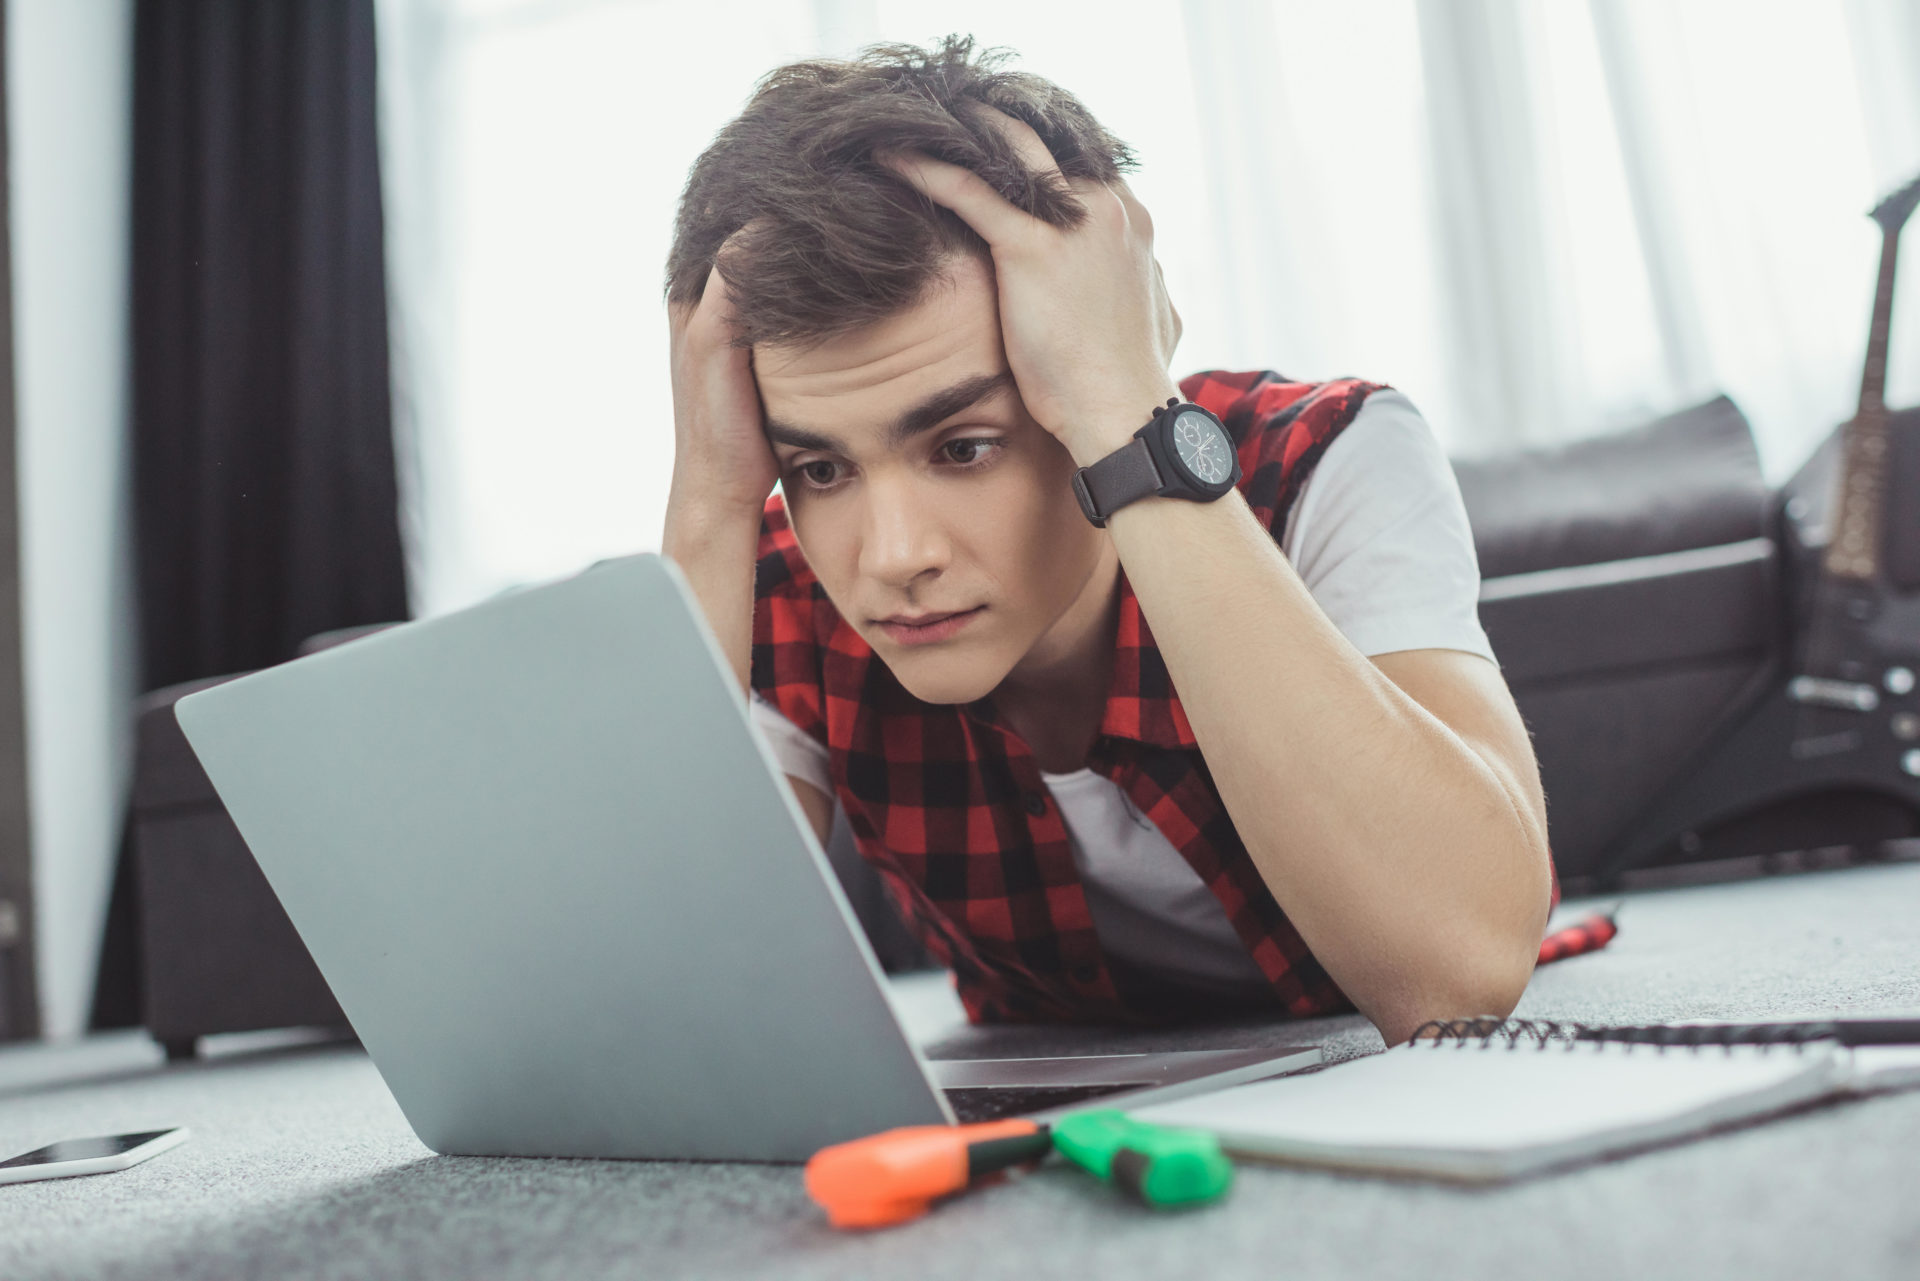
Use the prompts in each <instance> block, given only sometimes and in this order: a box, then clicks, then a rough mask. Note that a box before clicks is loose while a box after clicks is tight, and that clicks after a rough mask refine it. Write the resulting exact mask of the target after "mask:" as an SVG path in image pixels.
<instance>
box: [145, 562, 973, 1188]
mask: <svg viewBox="0 0 1920 1281" xmlns="http://www.w3.org/2000/svg"><path fill="white" fill-rule="evenodd" d="M176 715H177V716H178V719H179V722H180V726H181V728H182V730H183V731H184V732H185V733H186V736H187V739H188V741H189V742H190V743H191V744H192V746H193V749H194V752H195V754H196V755H198V757H199V758H200V761H201V763H202V765H203V766H204V767H205V768H206V771H207V774H208V776H209V777H210V778H211V779H212V781H213V784H214V787H215V789H216V791H218V793H219V795H220V798H221V800H222V801H223V802H224V803H225V804H226V807H227V809H228V811H229V813H230V814H231V815H232V817H233V819H234V822H235V824H236V825H237V826H238V827H239V829H240V833H241V835H242V836H243V837H245V839H246V841H247V844H248V846H249V848H250V849H251V850H252V851H253V854H254V857H255V859H256V860H257V861H258V862H259V864H260V866H261V869H262V870H263V871H264V872H265V874H266V877H267V880H268V882H269V884H270V885H271V886H272V888H273V890H274V893H275V894H276V895H277V896H278V897H279V899H280V901H281V903H282V905H283V906H284V907H285V908H286V910H287V913H288V915H289V916H290V917H291V918H292V920H293V923H294V926H295V928H296V929H297V930H298V931H299V933H300V936H301V938H302V939H303V940H304V941H305V943H306V945H307V947H308V949H309V950H310V951H311V952H312V953H313V956H314V959H315V961H316V962H317V963H318V965H319V967H320V971H321V973H322V974H323V975H324V976H325V978H326V980H327V982H328V984H329V985H330V986H331V987H332V989H333V991H334V994H335V996H336V997H337V998H338V999H339V1001H340V1004H341V1007H342V1008H343V1009H344V1010H345V1011H346V1013H347V1016H348V1018H349V1019H351V1020H352V1022H353V1025H354V1029H355V1030H356V1032H358V1033H359V1036H360V1039H361V1041H362V1043H363V1044H364V1045H365V1046H366V1048H367V1051H368V1053H369V1054H370V1055H371V1056H372V1058H373V1061H374V1063H375V1065H376V1066H377V1067H378V1068H379V1070H380V1072H381V1074H382V1076H383V1077H384V1078H385V1080H386V1082H387V1085H388V1088H389V1089H391V1090H392V1092H393V1095H394V1097H395V1099H396V1100H397V1101H398V1102H399V1104H400V1107H401V1110H402V1111H403V1112H404V1113H405V1115H406V1118H407V1121H408V1123H409V1124H411V1125H412V1127H413V1129H414V1132H415V1133H416V1134H418V1135H419V1137H420V1139H421V1141H422V1142H424V1143H426V1144H427V1146H428V1147H430V1148H433V1149H435V1150H436V1151H441V1152H458V1153H499V1154H517V1155H550V1156H595V1157H616V1156H617V1157H682V1158H733V1159H746V1160H804V1159H805V1158H806V1157H807V1156H809V1155H810V1154H811V1153H813V1152H814V1151H815V1150H817V1149H818V1148H820V1147H822V1146H824V1145H826V1144H829V1143H835V1142H840V1141H843V1140H846V1139H851V1138H855V1137H858V1136H860V1135H864V1134H869V1133H872V1132H874V1131H876V1130H881V1129H886V1128H888V1127H890V1126H896V1125H913V1124H937V1123H941V1122H945V1121H949V1120H951V1119H952V1114H951V1112H950V1110H949V1109H948V1108H947V1106H946V1104H945V1102H944V1101H943V1100H942V1099H941V1098H940V1096H939V1094H938V1092H937V1091H936V1090H935V1089H934V1087H933V1086H932V1084H931V1083H930V1082H929V1079H928V1075H927V1071H926V1069H925V1068H924V1067H923V1066H922V1064H921V1062H920V1060H919V1058H918V1056H917V1055H916V1054H915V1052H914V1050H913V1048H912V1047H911V1045H910V1043H909V1042H908V1040H907V1037H906V1036H905V1034H904V1033H903V1031H902V1029H901V1026H900V1024H899V1021H898V1019H897V1018H896V1016H895V1014H894V1011H893V1009H892V1007H891V1005H890V1004H889V1002H888V1000H887V998H886V995H885V992H884V989H883V984H884V979H883V977H882V975H881V972H880V968H879V966H878V964H877V963H876V961H875V958H874V956H873V953H872V950H871V948H870V947H869V945H868V943H867V940H866V938H865V936H864V934H863V933H862V932H861V930H860V929H859V927H858V925H857V924H856V921H855V918H854V916H853V914H852V912H851V910H850V908H849V906H848V904H847V902H846V899H845V897H844V895H843V893H842V891H841V889H840V886H839V883H838V881H837V880H836V879H835V877H834V875H833V873H832V871H831V869H830V866H829V864H828V863H827V861H826V858H825V855H824V854H823V853H822V851H821V850H820V847H819V844H818V842H817V841H816V840H815V839H814V835H813V832H812V830H811V827H810V826H809V824H808V822H807V820H806V817H805V814H804V812H803V811H802V810H801V809H800V807H799V804H798V802H797V801H795V800H794V798H793V796H792V794H791V792H790V791H789V790H788V788H787V787H786V786H785V784H784V783H783V782H782V781H781V779H780V777H779V768H778V765H777V763H776V761H775V760H774V758H773V756H772V754H771V752H770V750H769V749H768V748H767V746H766V744H765V743H764V741H763V740H762V739H761V738H760V737H759V735H757V734H756V733H754V732H753V731H752V729H751V727H750V726H749V724H748V721H747V712H746V707H745V701H744V699H743V698H742V696H741V693H740V691H738V690H737V689H735V688H734V687H733V676H732V673H731V670H730V668H729V667H728V666H727V664H726V661H725V659H724V657H723V656H722V655H721V654H720V652H719V650H718V648H717V646H716V645H715V642H714V640H713V637H712V634H711V632H710V631H709V630H708V628H707V626H706V623H705V620H704V618H703V617H701V616H699V614H698V611H697V607H696V604H695V602H694V598H693V596H692V593H691V591H690V589H689V587H688V585H687V581H686V579H685V577H684V575H683V574H682V573H681V571H680V569H679V567H678V566H676V565H674V564H673V563H672V562H671V561H669V560H666V559H664V558H662V557H660V556H657V555H653V554H646V555H639V556H630V557H624V558H621V559H618V560H611V561H602V562H600V563H599V564H597V565H595V566H594V567H592V568H590V569H588V570H586V571H584V572H582V573H581V574H579V575H576V576H574V577H572V578H568V579H564V580H561V581H558V582H554V583H548V584H543V585H540V586H536V587H530V588H524V589H521V590H519V591H516V592H513V593H510V594H508V595H505V596H500V597H495V598H493V599H491V600H488V601H485V602H483V603H481V604H479V605H475V606H473V607H471V608H468V609H465V610H462V611H460V612H458V613H454V614H448V615H443V616H440V617H436V618H430V619H424V620H420V621H417V622H413V623H407V624H404V625H402V626H399V627H395V628H391V629H388V630H386V631H382V632H378V633H375V634H373V635H371V636H367V637H364V638H362V639H360V640H356V641H353V642H351V643H349V644H346V645H341V646H338V647H336V648H333V649H328V650H323V651H320V652H318V653H315V654H312V655H309V656H307V657H304V658H300V659H296V660H294V661H292V662H289V663H285V664H282V665H280V666H277V667H272V668H268V669H266V670H264V671H261V672H257V673H254V674H252V675H249V676H245V677H241V678H239V679H237V680H234V681H230V682H227V683H225V684H222V685H218V686H215V687H213V688H211V689H208V690H204V691H202V692H199V693H196V694H192V695H189V696H188V697H186V698H183V699H181V700H180V701H179V703H177V704H176Z"/></svg>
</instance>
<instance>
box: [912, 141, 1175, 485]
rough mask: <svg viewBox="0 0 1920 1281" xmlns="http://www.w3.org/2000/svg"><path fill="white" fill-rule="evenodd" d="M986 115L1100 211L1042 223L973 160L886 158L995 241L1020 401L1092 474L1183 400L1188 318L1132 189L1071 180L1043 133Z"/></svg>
mask: <svg viewBox="0 0 1920 1281" xmlns="http://www.w3.org/2000/svg"><path fill="white" fill-rule="evenodd" d="M974 109H976V110H978V111H979V112H980V113H981V115H982V117H983V118H984V119H986V120H987V121H988V123H989V124H990V125H991V126H992V127H994V128H997V129H999V130H1000V131H1001V132H1002V134H1004V135H1005V136H1006V138H1007V140H1008V141H1009V142H1010V143H1012V145H1013V146H1014V148H1015V150H1017V151H1018V152H1019V153H1020V156H1021V158H1022V159H1023V160H1024V161H1025V162H1026V164H1027V165H1028V167H1029V168H1030V169H1031V170H1032V171H1033V172H1034V173H1035V174H1036V175H1037V176H1039V178H1040V180H1041V181H1043V182H1044V181H1049V180H1050V181H1052V182H1055V183H1061V184H1064V185H1065V186H1066V187H1067V188H1068V189H1069V190H1071V191H1072V192H1073V193H1074V195H1076V196H1077V197H1079V199H1080V202H1081V204H1082V205H1084V206H1085V207H1086V209H1087V214H1088V216H1087V218H1086V220H1085V221H1084V222H1082V223H1081V224H1080V226H1078V227H1076V228H1073V229H1071V230H1068V229H1064V228H1060V227H1055V226H1053V225H1052V224H1051V223H1047V222H1044V221H1042V220H1041V219H1039V218H1035V217H1033V216H1032V215H1031V214H1028V213H1026V212H1024V211H1023V210H1021V209H1018V208H1016V207H1015V206H1014V205H1013V204H1011V203H1010V202H1008V201H1007V200H1006V199H1005V198H1004V197H1002V196H1001V195H1000V193H999V192H997V191H995V190H994V189H993V188H992V187H990V186H989V185H987V183H986V181H985V180H984V179H982V178H981V177H980V176H979V175H978V174H976V173H974V172H973V171H972V170H971V169H967V168H965V167H963V166H961V165H954V164H948V163H946V162H945V161H941V160H935V159H933V158H931V157H929V156H926V155H924V154H922V153H920V152H917V151H912V150H900V151H883V152H880V153H876V155H875V158H876V159H877V160H879V161H880V162H881V163H883V164H886V165H888V166H889V167H890V168H892V169H893V170H894V171H895V172H896V173H898V174H900V176H901V177H902V178H903V179H905V180H906V181H907V182H908V183H910V184H912V185H913V186H914V187H915V188H916V189H918V190H919V191H920V192H921V193H922V194H924V195H925V196H926V197H927V198H928V199H930V200H932V201H934V202H935V203H936V204H940V205H944V206H946V207H947V208H949V209H951V210H953V211H954V212H955V213H956V214H958V215H960V217H961V218H963V219H965V220H966V222H967V225H968V226H970V227H972V228H973V229H974V230H975V231H977V232H979V233H980V236H981V238H982V239H984V240H985V241H986V242H987V245H988V247H989V248H990V249H991V250H992V253H993V267H994V276H995V279H996V286H997V290H998V295H999V303H1000V333H1001V338H1002V339H1003V340H1004V342H1005V344H1006V350H1007V363H1008V365H1009V367H1010V368H1011V369H1012V370H1013V376H1014V380H1015V381H1016V382H1017V383H1018V384H1019V387H1020V397H1021V399H1022V400H1023V401H1025V402H1026V406H1027V410H1028V412H1029V413H1031V414H1032V415H1033V417H1034V419H1035V421H1037V422H1038V423H1039V424H1040V425H1041V426H1042V427H1044V428H1046V429H1047V430H1048V431H1049V432H1051V433H1052V434H1053V435H1054V436H1055V437H1056V438H1057V439H1059V441H1060V442H1061V443H1062V444H1064V445H1065V446H1066V447H1067V448H1068V450H1069V451H1071V452H1072V454H1073V456H1074V459H1075V461H1076V462H1078V463H1079V464H1080V465H1081V466H1083V467H1084V466H1086V465H1088V464H1090V463H1092V462H1095V461H1097V460H1098V459H1100V458H1102V457H1104V456H1105V455H1106V454H1108V453H1110V452H1112V451H1113V450H1115V449H1117V448H1119V447H1120V446H1121V445H1124V444H1126V443H1127V441H1128V440H1129V439H1130V438H1131V436H1132V435H1133V433H1134V431H1135V430H1137V429H1138V428H1139V427H1140V425H1141V424H1142V423H1144V422H1146V421H1147V417H1148V415H1149V414H1151V413H1152V411H1153V410H1154V409H1155V408H1156V407H1157V406H1159V405H1162V404H1165V403H1166V401H1167V398H1168V397H1169V396H1177V395H1178V394H1179V387H1178V386H1177V385H1176V384H1175V383H1174V381H1173V378H1172V375H1171V374H1169V373H1168V365H1169V363H1170V362H1171V361H1172V359H1173V348H1174V344H1175V343H1177V342H1178V341H1179V334H1180V319H1179V316H1178V314H1177V313H1176V312H1175V311H1174V309H1173V304H1172V302H1171V301H1170V300H1169V299H1168V297H1167V292H1166V285H1165V281H1164V280H1163V278H1162V276H1161V273H1160V265H1159V263H1158V262H1157V261H1156V260H1155V259H1154V256H1153V220H1152V219H1151V218H1150V217H1149V216H1148V214H1147V211H1146V208H1145V207H1144V206H1143V205H1141V203H1140V202H1139V201H1138V200H1137V199H1135V198H1134V195H1133V193H1132V192H1131V191H1130V190H1128V188H1127V185H1126V183H1125V182H1123V181H1119V180H1116V181H1114V182H1112V183H1102V182H1096V181H1094V180H1092V179H1087V178H1074V179H1069V178H1066V177H1064V176H1063V175H1062V174H1061V173H1060V167H1059V165H1058V164H1057V163H1055V161H1054V158H1053V155H1052V153H1051V152H1049V151H1048V150H1047V147H1046V144H1045V143H1044V142H1042V141H1041V139H1040V135H1039V134H1037V133H1035V132H1034V130H1033V128H1032V126H1030V125H1028V124H1026V123H1025V122H1024V121H1020V120H1016V119H1014V118H1013V117H1012V116H1009V115H1007V114H1006V113H1005V112H1002V111H997V110H995V109H994V108H992V107H989V106H986V105H985V104H984V103H982V104H976V105H975V108H974Z"/></svg>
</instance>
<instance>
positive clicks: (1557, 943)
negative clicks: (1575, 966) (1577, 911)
mask: <svg viewBox="0 0 1920 1281" xmlns="http://www.w3.org/2000/svg"><path fill="white" fill-rule="evenodd" d="M1619 910H1620V909H1619V908H1618V907H1615V908H1614V909H1613V912H1606V913H1595V914H1594V915H1592V916H1589V917H1587V918H1586V919H1585V920H1582V921H1576V922H1575V923H1574V924H1572V925H1569V926H1567V928H1566V929H1564V930H1555V931H1554V932H1553V933H1551V934H1549V935H1547V937H1545V938H1544V939H1541V940H1540V964H1542V965H1545V964H1546V963H1547V962H1548V961H1563V960H1565V959H1566V958H1567V957H1569V956H1578V955H1580V954H1581V953H1582V952H1595V951H1598V950H1599V949H1601V948H1603V947H1605V946H1606V945H1607V944H1608V943H1610V942H1612V941H1613V936H1614V935H1615V934H1618V933H1619V932H1620V927H1619V926H1617V925H1615V924H1614V922H1613V914H1614V912H1618V911H1619Z"/></svg>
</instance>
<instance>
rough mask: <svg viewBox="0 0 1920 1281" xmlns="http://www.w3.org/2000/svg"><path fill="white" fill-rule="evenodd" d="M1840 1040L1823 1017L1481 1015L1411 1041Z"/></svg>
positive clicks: (1660, 1046)
mask: <svg viewBox="0 0 1920 1281" xmlns="http://www.w3.org/2000/svg"><path fill="white" fill-rule="evenodd" d="M1840 1039H1841V1036H1840V1030H1839V1028H1837V1027H1836V1026H1834V1025H1833V1024H1831V1023H1824V1022H1810V1023H1720V1024H1707V1025H1701V1026H1695V1027H1681V1026H1673V1025H1670V1024H1665V1023H1638V1024H1626V1025H1621V1026H1605V1025H1601V1024H1595V1023H1576V1022H1573V1021H1571V1020H1566V1019H1497V1018H1492V1017H1482V1018H1472V1019H1430V1020H1428V1021H1427V1022H1425V1023H1422V1024H1421V1025H1420V1026H1419V1027H1417V1028H1415V1029H1414V1031H1413V1038H1412V1040H1411V1041H1409V1042H1408V1044H1409V1046H1412V1045H1417V1044H1418V1043H1419V1042H1422V1041H1425V1042H1426V1043H1427V1044H1428V1045H1429V1046H1431V1047H1433V1048H1439V1047H1442V1046H1451V1047H1453V1048H1455V1049H1460V1048H1464V1047H1465V1046H1467V1045H1470V1044H1472V1043H1474V1042H1476V1041H1477V1042H1479V1045H1480V1048H1481V1049H1483V1050H1485V1049H1490V1048H1492V1047H1493V1046H1494V1045H1496V1044H1498V1043H1499V1042H1502V1041H1504V1042H1506V1046H1507V1048H1508V1049H1510V1050H1512V1049H1518V1048H1519V1047H1520V1046H1521V1045H1523V1044H1531V1045H1533V1046H1534V1048H1536V1049H1541V1050H1544V1049H1546V1048H1547V1047H1548V1046H1550V1045H1560V1046H1563V1047H1565V1048H1567V1049H1572V1048H1573V1047H1574V1046H1576V1045H1579V1044H1580V1043H1582V1042H1586V1043H1589V1044H1591V1043H1595V1042H1607V1041H1612V1042H1618V1043H1621V1044H1625V1045H1627V1046H1629V1047H1631V1046H1634V1045H1651V1046H1653V1047H1655V1049H1656V1050H1665V1049H1668V1048H1670V1047H1675V1046H1678V1047H1683V1048H1686V1049H1695V1050H1697V1049H1702V1048H1705V1047H1708V1046H1715V1045H1718V1046H1724V1047H1725V1048H1726V1049H1727V1051H1728V1053H1732V1051H1733V1047H1734V1046H1736V1045H1757V1046H1760V1047H1762V1048H1766V1047H1769V1046H1774V1045H1788V1046H1793V1047H1795V1048H1799V1047H1800V1046H1804V1045H1806V1044H1808V1043H1810V1042H1813V1041H1827V1040H1840Z"/></svg>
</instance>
